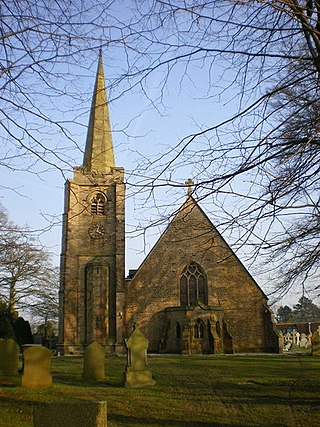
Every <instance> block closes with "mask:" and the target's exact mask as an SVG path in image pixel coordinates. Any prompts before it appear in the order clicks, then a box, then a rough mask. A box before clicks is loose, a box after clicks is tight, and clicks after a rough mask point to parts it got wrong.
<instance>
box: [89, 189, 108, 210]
mask: <svg viewBox="0 0 320 427" xmlns="http://www.w3.org/2000/svg"><path fill="white" fill-rule="evenodd" d="M91 213H92V214H93V215H105V213H106V197H105V196H104V195H103V194H101V193H98V194H96V195H95V196H94V197H93V198H92V199H91Z"/></svg>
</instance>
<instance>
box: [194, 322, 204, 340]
mask: <svg viewBox="0 0 320 427" xmlns="http://www.w3.org/2000/svg"><path fill="white" fill-rule="evenodd" d="M193 336H194V338H203V336H204V324H203V321H202V320H201V319H198V320H197V321H196V323H195V325H194V329H193Z"/></svg>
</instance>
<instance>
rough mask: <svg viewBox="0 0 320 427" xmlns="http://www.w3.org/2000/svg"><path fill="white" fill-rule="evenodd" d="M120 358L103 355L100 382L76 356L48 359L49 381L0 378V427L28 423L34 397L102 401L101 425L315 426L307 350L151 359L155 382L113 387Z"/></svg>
mask: <svg viewBox="0 0 320 427" xmlns="http://www.w3.org/2000/svg"><path fill="white" fill-rule="evenodd" d="M125 364H126V360H125V357H118V356H108V357H107V358H106V379H105V382H103V383H90V382H87V381H84V380H82V378H81V373H82V358H80V357H65V358H54V359H53V361H52V375H53V380H54V385H53V386H52V387H51V388H48V389H37V390H30V389H24V388H22V387H21V386H20V381H21V380H20V378H19V377H17V378H10V379H8V378H6V379H5V378H0V426H1V427H2V426H3V427H20V426H21V427H22V426H24V427H27V426H29V427H30V426H32V407H33V405H34V404H36V403H37V402H50V401H67V400H69V401H82V400H106V401H107V404H108V426H109V427H113V426H114V427H116V426H117V427H121V426H130V427H143V426H152V427H160V426H168V427H171V426H174V427H183V426H199V427H209V426H225V427H227V426H247V427H249V426H250V427H251V426H252V427H254V426H268V427H270V426H308V427H312V426H320V369H319V368H320V358H312V357H311V356H308V355H300V356H292V355H283V356H282V355H281V356H279V355H270V356H269V355H266V356H261V355H256V356H251V355H250V356H152V357H149V366H150V369H151V370H152V372H153V374H154V377H155V380H156V385H155V386H153V387H147V388H143V389H126V388H124V387H123V386H122V385H121V380H122V373H123V371H124V368H125Z"/></svg>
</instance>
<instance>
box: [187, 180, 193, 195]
mask: <svg viewBox="0 0 320 427" xmlns="http://www.w3.org/2000/svg"><path fill="white" fill-rule="evenodd" d="M185 184H187V186H188V196H191V195H192V191H193V184H194V182H193V181H192V179H191V178H188V179H187V181H186V182H185Z"/></svg>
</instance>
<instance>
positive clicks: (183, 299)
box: [180, 276, 188, 305]
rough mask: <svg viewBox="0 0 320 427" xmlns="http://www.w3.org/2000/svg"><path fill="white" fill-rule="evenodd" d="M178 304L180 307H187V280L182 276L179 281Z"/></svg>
mask: <svg viewBox="0 0 320 427" xmlns="http://www.w3.org/2000/svg"><path fill="white" fill-rule="evenodd" d="M180 303H181V305H188V297H187V278H186V277H185V276H182V277H181V280H180Z"/></svg>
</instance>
